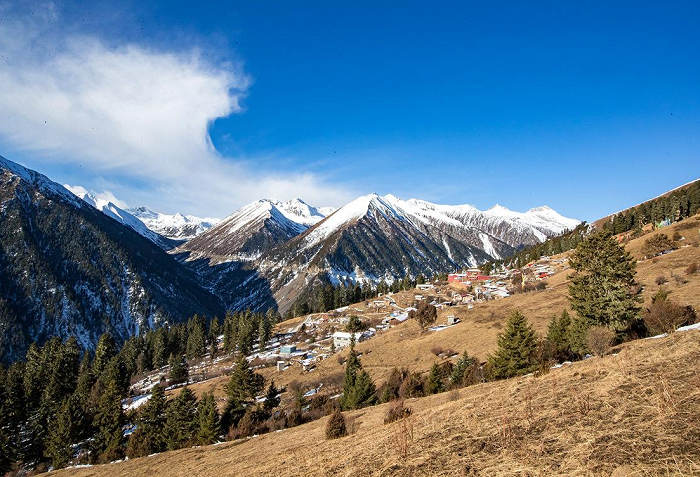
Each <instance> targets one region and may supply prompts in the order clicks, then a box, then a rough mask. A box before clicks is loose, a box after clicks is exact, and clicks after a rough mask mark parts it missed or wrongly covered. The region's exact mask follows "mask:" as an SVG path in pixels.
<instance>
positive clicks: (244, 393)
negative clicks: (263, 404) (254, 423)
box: [224, 357, 264, 425]
mask: <svg viewBox="0 0 700 477" xmlns="http://www.w3.org/2000/svg"><path fill="white" fill-rule="evenodd" d="M263 384H264V380H263V377H262V376H260V375H259V374H257V373H254V372H253V370H252V369H250V366H249V365H248V360H246V359H245V358H243V357H241V358H240V359H239V360H238V362H237V363H236V366H235V367H234V369H233V372H232V373H231V379H229V382H228V383H227V384H226V411H225V416H224V417H225V419H224V420H225V424H227V425H230V424H233V423H235V422H237V420H238V419H239V418H240V417H241V416H242V415H243V412H244V411H245V407H246V405H247V404H249V403H250V401H252V400H253V399H254V398H255V396H256V395H257V394H258V393H259V392H260V390H261V389H262V387H263Z"/></svg>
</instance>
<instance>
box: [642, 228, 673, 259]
mask: <svg viewBox="0 0 700 477" xmlns="http://www.w3.org/2000/svg"><path fill="white" fill-rule="evenodd" d="M672 249H673V243H672V242H671V239H669V238H668V235H666V234H665V233H659V234H656V235H653V236H651V237H649V238H648V239H646V240H645V241H644V245H643V246H642V253H643V254H644V255H645V256H647V257H655V256H656V255H658V254H660V253H662V252H665V251H666V250H672Z"/></svg>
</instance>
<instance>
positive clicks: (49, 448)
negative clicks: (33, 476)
mask: <svg viewBox="0 0 700 477" xmlns="http://www.w3.org/2000/svg"><path fill="white" fill-rule="evenodd" d="M75 438H76V435H75V432H74V428H73V421H72V416H71V407H70V403H69V399H68V398H66V399H64V401H63V403H62V404H61V406H60V408H59V410H58V412H57V413H56V418H55V419H54V421H53V422H52V423H51V426H50V428H49V432H48V436H47V440H46V456H47V457H48V458H49V459H51V465H52V466H53V468H54V469H62V468H63V467H66V466H67V465H68V463H69V462H70V460H71V459H72V458H73V450H72V447H71V444H72V443H73V442H75Z"/></svg>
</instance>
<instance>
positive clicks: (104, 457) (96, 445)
mask: <svg viewBox="0 0 700 477" xmlns="http://www.w3.org/2000/svg"><path fill="white" fill-rule="evenodd" d="M94 425H95V428H96V433H95V437H94V440H93V454H94V455H97V456H98V458H99V460H100V461H101V462H110V461H113V460H116V459H119V458H121V457H122V455H123V454H124V449H123V446H122V426H123V425H124V413H123V412H122V404H121V395H120V393H119V390H118V389H117V385H116V383H115V382H113V381H110V382H109V383H107V387H106V388H105V390H104V392H103V393H102V396H100V399H99V403H98V406H97V410H96V413H95V420H94Z"/></svg>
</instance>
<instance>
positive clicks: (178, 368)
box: [168, 354, 189, 384]
mask: <svg viewBox="0 0 700 477" xmlns="http://www.w3.org/2000/svg"><path fill="white" fill-rule="evenodd" d="M168 365H169V367H170V371H169V373H168V379H169V380H170V382H171V383H173V384H178V383H183V382H186V381H187V379H188V378H189V368H188V366H187V361H185V357H184V356H175V355H172V354H171V355H170V359H169V360H168Z"/></svg>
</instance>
